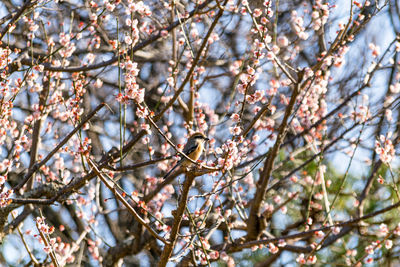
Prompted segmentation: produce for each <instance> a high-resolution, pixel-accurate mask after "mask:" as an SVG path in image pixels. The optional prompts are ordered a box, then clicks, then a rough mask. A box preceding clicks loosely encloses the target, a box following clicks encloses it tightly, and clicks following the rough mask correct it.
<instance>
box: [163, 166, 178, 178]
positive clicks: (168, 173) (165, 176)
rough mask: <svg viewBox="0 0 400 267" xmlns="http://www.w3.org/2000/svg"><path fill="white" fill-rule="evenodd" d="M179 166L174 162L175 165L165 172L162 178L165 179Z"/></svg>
mask: <svg viewBox="0 0 400 267" xmlns="http://www.w3.org/2000/svg"><path fill="white" fill-rule="evenodd" d="M178 166H179V164H175V166H174V167H173V168H172V169H171V170H170V171H169V172H167V174H166V175H164V177H163V180H165V179H167V177H168V176H169V175H170V174H171V173H172V172H173V171H174V170H175V169H176V168H177V167H178Z"/></svg>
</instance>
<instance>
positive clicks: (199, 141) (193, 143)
mask: <svg viewBox="0 0 400 267" xmlns="http://www.w3.org/2000/svg"><path fill="white" fill-rule="evenodd" d="M208 140H209V139H208V138H207V137H206V136H205V135H204V134H202V133H200V132H196V133H194V134H192V135H191V136H190V137H189V139H188V141H187V143H186V145H185V147H184V148H183V150H182V153H184V154H185V155H186V156H188V157H189V158H191V159H192V160H194V161H196V160H198V159H199V158H200V156H201V153H203V150H204V143H205V142H207V141H208ZM190 164H192V162H190V161H189V160H188V159H187V158H185V157H183V156H182V158H181V159H180V160H179V161H178V163H176V165H175V166H174V167H173V168H172V169H171V170H170V171H169V172H168V173H167V174H166V175H165V176H164V178H163V179H166V178H167V177H168V176H169V175H170V174H171V173H172V172H173V171H174V170H175V169H176V168H177V167H179V166H181V165H182V166H183V167H187V166H189V165H190Z"/></svg>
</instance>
